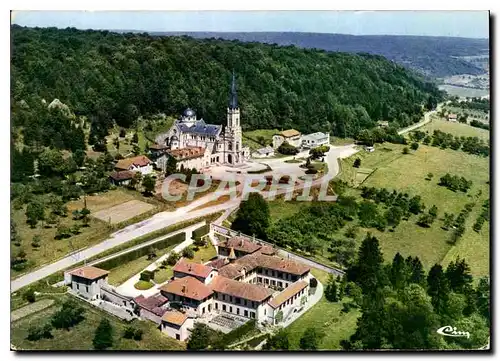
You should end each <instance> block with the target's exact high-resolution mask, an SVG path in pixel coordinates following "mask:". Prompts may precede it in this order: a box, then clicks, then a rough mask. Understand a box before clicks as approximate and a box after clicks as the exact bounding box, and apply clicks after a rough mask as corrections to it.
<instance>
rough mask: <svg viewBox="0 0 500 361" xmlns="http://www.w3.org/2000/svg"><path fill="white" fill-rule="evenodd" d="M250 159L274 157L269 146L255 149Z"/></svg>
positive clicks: (272, 150)
mask: <svg viewBox="0 0 500 361" xmlns="http://www.w3.org/2000/svg"><path fill="white" fill-rule="evenodd" d="M252 157H254V158H268V157H274V149H273V147H271V146H267V147H264V148H260V149H257V150H256V151H255V152H253V154H252Z"/></svg>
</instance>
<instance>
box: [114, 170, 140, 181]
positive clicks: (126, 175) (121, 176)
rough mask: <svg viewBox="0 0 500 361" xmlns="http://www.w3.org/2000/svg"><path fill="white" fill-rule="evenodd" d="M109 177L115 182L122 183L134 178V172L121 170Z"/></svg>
mask: <svg viewBox="0 0 500 361" xmlns="http://www.w3.org/2000/svg"><path fill="white" fill-rule="evenodd" d="M109 176H110V178H113V179H114V180H115V181H121V180H127V179H132V178H134V172H131V171H129V170H121V171H117V172H113V173H111V174H110V175H109Z"/></svg>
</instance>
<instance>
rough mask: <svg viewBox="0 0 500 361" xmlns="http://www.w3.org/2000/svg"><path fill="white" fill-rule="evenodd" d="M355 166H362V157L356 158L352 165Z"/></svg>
mask: <svg viewBox="0 0 500 361" xmlns="http://www.w3.org/2000/svg"><path fill="white" fill-rule="evenodd" d="M352 166H353V167H354V168H359V167H360V166H361V159H359V158H356V159H355V160H354V164H353V165H352Z"/></svg>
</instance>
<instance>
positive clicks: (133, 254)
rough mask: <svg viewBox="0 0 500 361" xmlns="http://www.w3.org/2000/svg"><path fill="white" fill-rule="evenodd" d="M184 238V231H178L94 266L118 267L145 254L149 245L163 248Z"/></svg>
mask: <svg viewBox="0 0 500 361" xmlns="http://www.w3.org/2000/svg"><path fill="white" fill-rule="evenodd" d="M185 238H186V233H185V232H182V233H178V234H176V235H175V236H172V237H168V238H165V239H163V240H161V241H158V242H156V243H154V244H151V245H149V246H145V247H142V248H139V249H136V250H133V251H130V252H127V253H124V254H122V255H120V256H117V257H115V258H111V259H108V260H106V261H103V262H101V263H97V264H95V266H96V267H99V268H102V269H105V270H110V269H113V268H115V267H118V266H120V265H122V264H124V263H128V262H131V261H133V260H136V259H137V258H140V257H142V256H146V255H147V254H148V253H149V250H150V249H151V247H154V248H156V249H164V248H167V247H170V246H173V245H176V244H178V243H181V242H182V241H184V239H185Z"/></svg>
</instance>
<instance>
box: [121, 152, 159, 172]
mask: <svg viewBox="0 0 500 361" xmlns="http://www.w3.org/2000/svg"><path fill="white" fill-rule="evenodd" d="M115 169H116V170H117V171H119V172H120V171H124V170H128V171H131V172H141V173H142V174H143V175H145V174H151V173H152V172H153V162H151V160H150V159H149V158H148V157H146V156H145V155H138V156H136V157H132V158H125V159H120V160H119V161H118V162H117V163H116V165H115Z"/></svg>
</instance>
